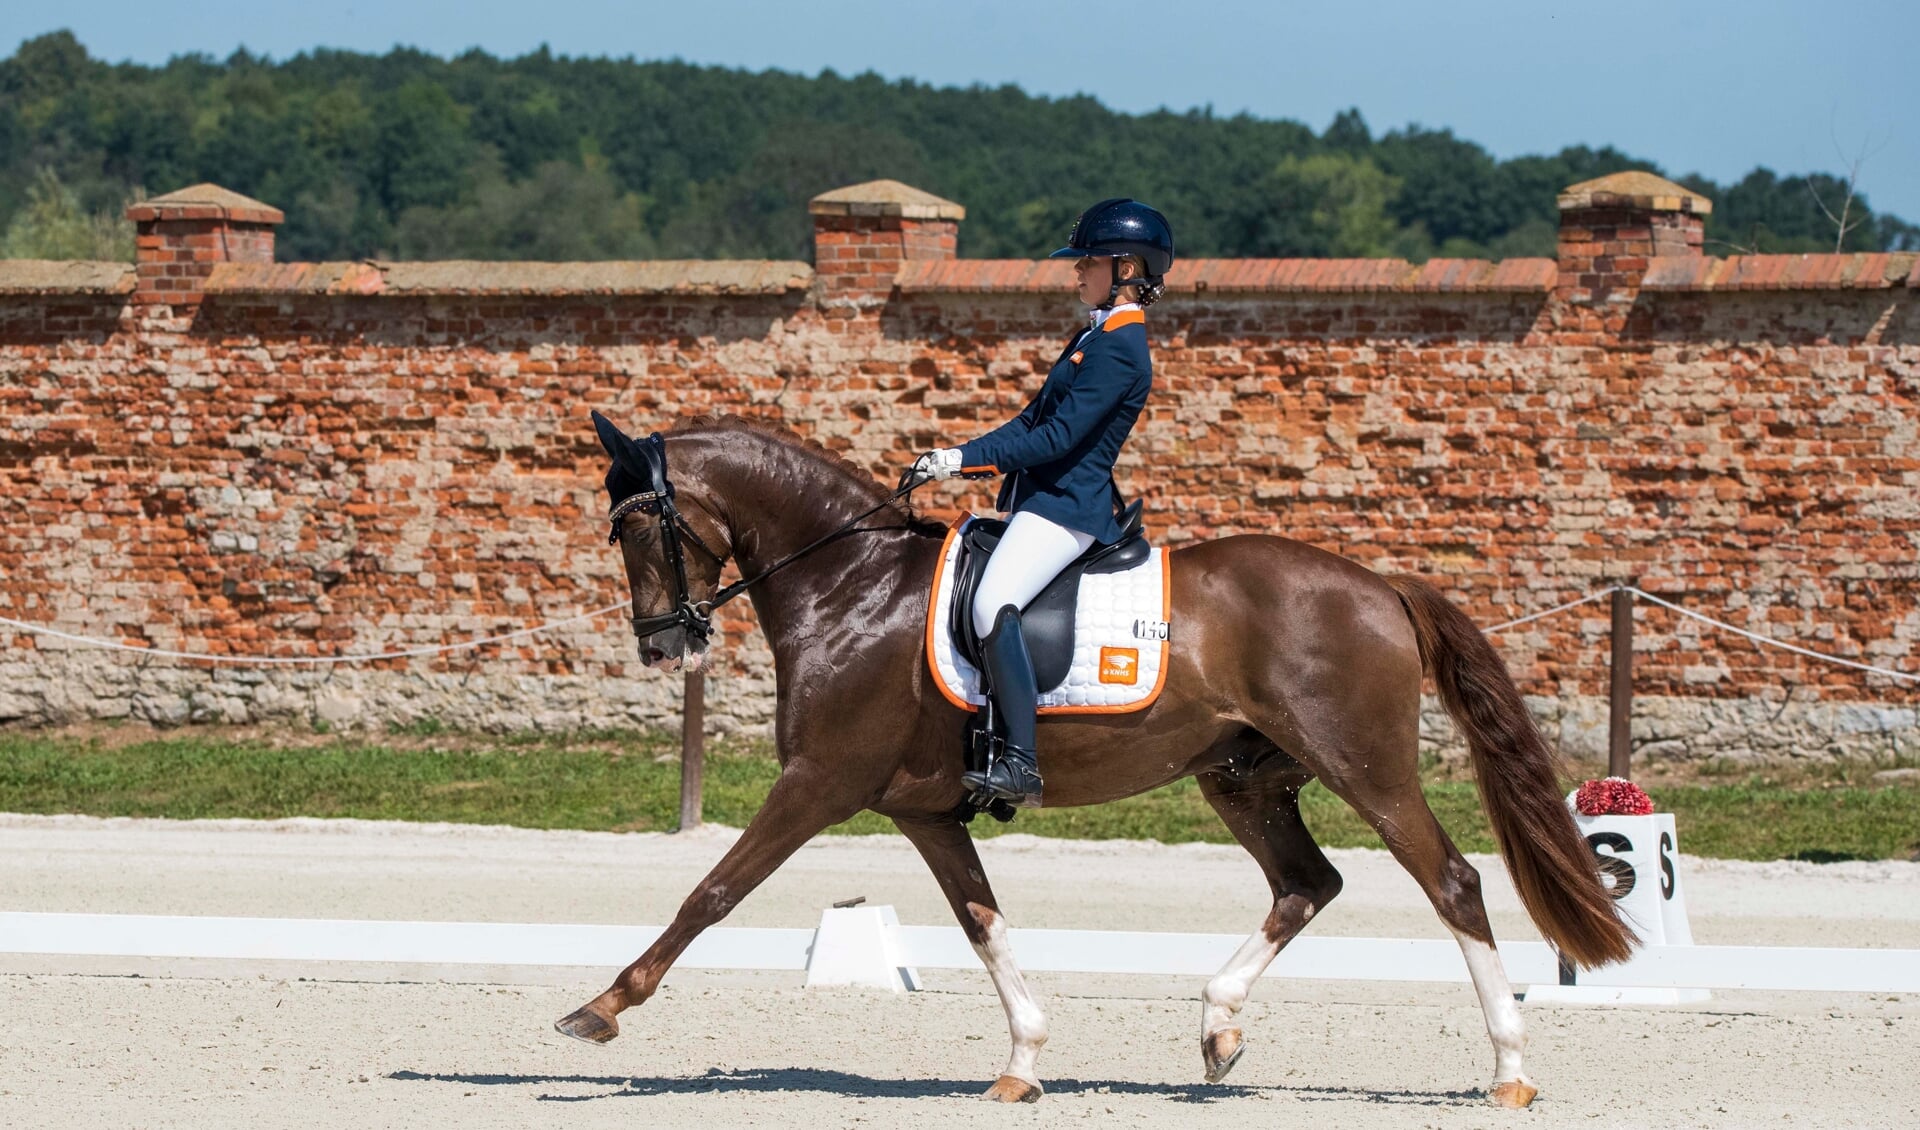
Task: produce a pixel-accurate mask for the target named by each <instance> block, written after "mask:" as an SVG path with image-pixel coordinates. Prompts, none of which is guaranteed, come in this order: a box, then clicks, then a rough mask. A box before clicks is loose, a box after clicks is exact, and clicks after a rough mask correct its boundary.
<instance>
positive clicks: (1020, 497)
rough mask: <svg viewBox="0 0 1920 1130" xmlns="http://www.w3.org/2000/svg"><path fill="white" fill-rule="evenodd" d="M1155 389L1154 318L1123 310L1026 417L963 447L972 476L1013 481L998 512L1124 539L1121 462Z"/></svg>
mask: <svg viewBox="0 0 1920 1130" xmlns="http://www.w3.org/2000/svg"><path fill="white" fill-rule="evenodd" d="M1152 388H1153V361H1152V359H1151V358H1149V357H1148V355H1147V319H1146V316H1145V315H1144V314H1142V313H1141V312H1140V311H1138V310H1122V311H1120V312H1118V313H1116V314H1113V315H1111V316H1109V317H1108V318H1107V320H1106V321H1105V322H1104V323H1102V324H1101V326H1100V328H1098V329H1096V330H1093V331H1092V332H1090V333H1086V334H1084V335H1075V339H1074V341H1072V342H1069V343H1068V345H1067V348H1066V350H1065V351H1064V352H1062V353H1061V354H1060V359H1059V360H1058V361H1055V362H1054V363H1053V368H1052V369H1051V370H1049V371H1048V373H1047V380H1046V383H1045V384H1042V385H1041V386H1040V391H1039V393H1038V394H1036V395H1035V396H1034V398H1033V400H1032V402H1031V403H1029V404H1028V405H1027V406H1026V407H1025V408H1024V409H1022V410H1021V412H1020V414H1019V415H1018V416H1015V417H1014V418H1013V419H1011V420H1008V421H1007V422H1006V423H1004V424H1002V425H1000V426H999V427H997V428H995V429H993V430H992V431H990V432H988V433H987V434H986V435H983V436H981V437H980V438H978V439H975V440H971V441H969V442H967V443H964V444H962V445H961V446H960V462H961V464H962V465H963V466H965V467H966V468H968V469H970V470H971V469H976V468H992V469H993V470H995V471H997V472H999V473H1000V474H1002V475H1005V476H1006V480H1005V482H1003V483H1002V484H1001V487H1000V498H999V501H998V502H996V503H995V505H996V506H997V507H998V508H999V509H1000V510H1001V511H1003V512H1005V513H1013V512H1015V511H1021V510H1030V511H1032V512H1033V513H1035V514H1038V515H1039V516H1040V517H1042V518H1046V519H1048V520H1049V521H1052V522H1056V523H1058V524H1059V525H1062V526H1065V527H1067V528H1068V529H1072V530H1079V531H1080V532H1081V533H1085V534H1091V535H1093V536H1094V537H1095V538H1097V539H1099V540H1100V541H1102V542H1112V541H1117V540H1119V537H1120V526H1119V523H1117V522H1115V521H1114V513H1113V511H1114V502H1115V500H1116V499H1118V497H1119V488H1118V487H1116V486H1115V485H1114V482H1113V463H1114V460H1115V459H1117V458H1119V456H1120V445H1121V444H1122V443H1124V442H1125V441H1126V438H1127V433H1129V432H1131V431H1132V430H1133V422H1134V421H1135V420H1137V419H1139V417H1140V409H1141V408H1143V407H1145V405H1146V403H1147V393H1148V392H1149V391H1151V389H1152Z"/></svg>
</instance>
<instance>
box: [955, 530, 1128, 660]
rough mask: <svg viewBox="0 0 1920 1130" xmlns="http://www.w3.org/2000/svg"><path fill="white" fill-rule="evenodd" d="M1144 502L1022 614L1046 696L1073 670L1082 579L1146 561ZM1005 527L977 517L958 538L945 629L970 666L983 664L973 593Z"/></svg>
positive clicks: (1058, 577)
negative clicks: (1115, 537) (1116, 536)
mask: <svg viewBox="0 0 1920 1130" xmlns="http://www.w3.org/2000/svg"><path fill="white" fill-rule="evenodd" d="M1140 508H1141V503H1140V501H1139V500H1137V499H1136V500H1135V501H1134V502H1133V503H1132V504H1131V505H1129V506H1128V507H1127V508H1126V509H1125V510H1122V511H1121V512H1120V514H1119V519H1118V520H1119V522H1120V540H1119V541H1116V542H1113V543H1111V544H1107V545H1103V544H1101V543H1100V542H1095V543H1093V544H1092V545H1091V546H1088V547H1087V551H1086V552H1085V553H1083V554H1081V555H1080V556H1079V557H1076V558H1074V559H1073V562H1072V563H1071V564H1069V565H1068V566H1067V567H1066V568H1065V569H1062V570H1061V571H1060V575H1059V576H1057V577H1055V578H1054V579H1053V580H1052V581H1050V582H1048V584H1047V587H1046V588H1044V589H1041V590H1040V595H1039V596H1036V597H1034V598H1033V601H1032V602H1031V603H1030V604H1028V605H1027V606H1026V607H1025V608H1023V609H1021V610H1020V628H1021V632H1022V633H1023V634H1024V635H1025V636H1026V638H1027V653H1028V654H1029V655H1031V656H1032V657H1033V674H1034V683H1035V684H1036V686H1037V688H1038V689H1039V691H1040V692H1041V693H1043V694H1044V693H1046V692H1047V691H1050V690H1052V689H1053V688H1055V687H1057V686H1059V685H1060V684H1061V683H1063V682H1065V681H1066V678H1067V670H1068V669H1069V668H1070V667H1072V666H1073V610H1074V605H1075V604H1076V603H1077V602H1078V601H1079V599H1080V578H1081V577H1083V576H1085V575H1086V574H1088V573H1124V572H1126V571H1127V570H1128V569H1131V568H1133V567H1134V566H1135V565H1138V564H1140V563H1141V562H1142V561H1145V560H1146V559H1147V554H1148V553H1150V552H1152V549H1153V547H1152V546H1150V545H1148V544H1147V535H1146V534H1145V532H1144V531H1143V529H1142V525H1141V521H1140ZM1006 532H1007V524H1006V523H1005V522H1003V521H1001V520H1000V519H998V518H979V519H975V520H974V521H972V522H970V523H968V524H967V530H966V532H965V533H963V534H961V535H960V556H959V559H958V560H956V561H955V562H954V563H953V568H954V577H955V579H956V581H957V583H956V584H955V585H954V586H953V603H952V606H951V607H950V608H949V609H948V615H947V630H948V632H949V634H950V635H951V636H952V637H953V646H954V647H955V648H956V649H958V650H959V652H960V654H961V655H963V656H965V657H966V659H967V662H969V663H971V664H973V665H974V666H975V667H978V666H980V640H979V637H978V636H976V635H975V634H974V631H973V594H974V592H975V591H976V590H977V589H978V588H979V587H980V575H981V574H982V573H984V572H985V571H986V568H987V560H988V558H990V557H992V556H993V551H994V550H995V549H996V548H998V547H999V545H1000V538H1001V536H1002V535H1003V534H1005V533H1006Z"/></svg>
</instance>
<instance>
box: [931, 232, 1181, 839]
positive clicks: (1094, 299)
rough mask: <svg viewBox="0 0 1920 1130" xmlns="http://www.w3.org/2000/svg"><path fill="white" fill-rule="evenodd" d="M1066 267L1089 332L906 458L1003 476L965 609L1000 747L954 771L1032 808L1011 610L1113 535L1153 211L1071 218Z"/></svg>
mask: <svg viewBox="0 0 1920 1130" xmlns="http://www.w3.org/2000/svg"><path fill="white" fill-rule="evenodd" d="M1048 257H1049V258H1052V259H1077V260H1079V262H1077V263H1076V264H1075V265H1074V270H1075V272H1076V274H1077V275H1078V280H1079V281H1078V294H1079V298H1080V301H1082V302H1084V303H1086V304H1087V305H1088V306H1090V307H1092V309H1091V310H1090V311H1089V312H1088V315H1089V321H1090V323H1091V324H1090V325H1089V326H1088V327H1087V328H1086V329H1083V330H1080V331H1078V332H1076V333H1075V334H1074V336H1073V338H1072V340H1070V341H1069V342H1068V343H1067V347H1066V348H1065V349H1064V350H1062V351H1061V353H1060V359H1059V360H1058V361H1056V362H1054V365H1053V368H1052V370H1051V371H1049V372H1048V373H1047V379H1046V383H1045V384H1043V385H1041V386H1040V392H1039V393H1038V394H1037V395H1036V396H1035V397H1034V398H1033V400H1032V402H1031V403H1029V404H1028V405H1027V406H1026V408H1025V409H1023V410H1022V411H1021V413H1020V414H1019V415H1018V416H1015V417H1014V418H1013V419H1011V420H1009V421H1007V422H1006V423H1005V424H1002V425H1001V426H999V427H998V428H995V429H994V430H992V431H990V432H988V433H987V434H986V435H983V436H981V437H979V438H978V439H974V440H971V441H969V442H967V443H965V444H962V445H961V446H959V447H947V448H940V449H938V450H935V451H929V452H927V453H926V454H924V455H922V456H920V458H919V459H918V460H916V461H915V462H914V465H913V474H914V476H915V477H916V478H918V479H920V480H922V481H924V480H927V479H944V478H948V477H950V476H952V475H954V474H957V473H959V472H961V471H962V470H967V471H974V470H992V471H994V472H995V473H997V474H1000V475H1004V476H1005V477H1006V478H1005V481H1004V482H1003V483H1002V484H1001V487H1000V497H999V501H998V502H997V503H996V504H995V505H996V506H997V507H998V508H999V509H1000V510H1001V511H1003V512H1006V513H1008V514H1010V515H1011V518H1010V519H1009V521H1008V523H1007V531H1006V534H1005V535H1004V536H1002V537H1001V539H1000V545H999V548H997V549H996V550H994V553H993V556H992V557H991V558H990V559H989V560H988V562H987V568H986V572H985V574H984V575H983V576H982V577H981V578H980V585H979V588H978V589H977V590H976V592H975V595H974V601H973V609H972V613H973V628H974V631H975V632H976V633H977V634H978V636H979V638H980V641H981V652H982V662H983V666H984V667H985V669H986V670H985V674H986V682H987V688H988V693H989V694H991V695H992V696H993V702H994V707H995V710H996V712H997V714H998V715H999V717H1000V718H1001V719H1002V720H1003V723H1004V726H1005V731H1004V741H1003V742H1002V743H1001V744H1000V745H999V746H998V749H997V752H996V754H995V756H994V757H993V759H992V761H991V763H990V764H989V766H988V768H987V770H986V771H985V772H984V773H978V772H975V773H967V774H966V775H965V776H963V777H962V780H963V781H964V782H965V783H966V785H967V787H968V788H970V789H973V790H974V791H975V793H976V795H977V796H984V797H985V798H988V799H998V800H1004V801H1009V802H1011V803H1013V804H1015V805H1020V806H1031V807H1037V806H1038V805H1039V804H1040V789H1041V780H1040V773H1039V769H1038V768H1037V766H1036V764H1035V754H1034V740H1035V738H1034V731H1035V728H1036V727H1035V700H1036V699H1037V698H1038V693H1037V689H1036V687H1035V684H1034V673H1033V661H1032V659H1031V658H1030V657H1029V656H1028V654H1027V642H1026V639H1025V637H1024V636H1022V635H1021V631H1020V611H1021V609H1023V608H1025V607H1026V605H1027V604H1028V602H1030V601H1032V600H1033V598H1034V597H1036V596H1038V595H1039V594H1040V590H1041V589H1043V588H1045V587H1046V586H1047V583H1048V582H1049V581H1051V580H1053V578H1054V577H1055V576H1056V575H1058V574H1059V572H1060V570H1061V569H1062V568H1064V567H1066V565H1068V564H1069V563H1070V562H1072V561H1073V560H1074V559H1075V558H1076V557H1079V556H1080V555H1081V554H1082V553H1085V552H1086V551H1087V548H1088V547H1089V546H1091V545H1092V544H1093V543H1094V542H1095V541H1100V542H1113V541H1117V540H1119V538H1120V527H1119V524H1118V523H1117V522H1115V520H1114V511H1115V508H1116V506H1117V504H1118V502H1119V499H1120V491H1119V488H1118V487H1116V486H1115V485H1114V482H1113V464H1114V460H1115V459H1116V458H1118V456H1119V454H1120V445H1121V443H1123V442H1124V441H1125V440H1126V438H1127V433H1129V432H1130V431H1132V430H1133V422H1134V420H1136V419H1138V418H1139V416H1140V409H1141V407H1142V406H1144V405H1145V404H1146V402H1147V393H1148V390H1149V389H1150V388H1151V387H1152V385H1153V362H1152V361H1151V359H1150V358H1149V357H1148V356H1147V330H1146V317H1145V315H1144V314H1142V313H1141V308H1142V307H1145V306H1149V305H1151V304H1152V303H1153V302H1154V301H1155V300H1156V299H1158V298H1159V297H1160V294H1161V291H1162V289H1163V287H1164V285H1165V283H1164V277H1165V275H1166V273H1167V270H1168V268H1170V267H1172V266H1173V230H1172V229H1171V228H1170V227H1168V225H1167V220H1166V217H1165V216H1162V215H1161V214H1160V213H1159V212H1156V211H1155V210H1153V209H1152V208H1149V207H1147V206H1146V205H1145V204H1141V203H1138V202H1136V201H1133V200H1127V199H1114V200H1102V201H1101V202H1100V203H1098V204H1095V205H1094V206H1093V207H1091V208H1088V209H1087V210H1086V211H1085V212H1082V213H1081V214H1080V218H1079V219H1078V220H1076V221H1074V225H1073V233H1072V235H1071V236H1070V237H1069V238H1068V241H1067V246H1065V247H1063V248H1061V249H1060V250H1058V251H1055V252H1054V253H1053V254H1052V255H1050V256H1048Z"/></svg>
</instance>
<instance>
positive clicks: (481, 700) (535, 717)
mask: <svg viewBox="0 0 1920 1130" xmlns="http://www.w3.org/2000/svg"><path fill="white" fill-rule="evenodd" d="M43 654H48V653H43ZM53 654H55V655H57V658H55V659H54V660H53V661H52V662H46V661H40V662H34V661H26V662H23V661H20V660H17V659H16V660H7V661H0V724H10V725H15V726H42V725H62V724H66V723H72V722H82V721H87V720H93V719H124V720H127V721H132V722H143V723H147V724H149V725H154V726H180V725H189V724H197V723H210V724H222V725H251V724H260V723H270V722H290V723H294V724H297V725H301V726H309V727H313V728H316V729H332V730H339V731H349V730H358V731H374V732H379V731H385V730H386V729H388V728H389V727H395V726H407V725H409V724H415V723H419V722H422V721H427V720H432V721H435V722H437V723H439V724H441V725H443V726H445V727H446V728H448V729H451V730H472V731H483V732H488V733H512V732H519V731H527V730H545V731H551V732H565V731H572V730H582V729H628V730H631V729H651V728H660V729H678V728H679V726H680V701H681V693H682V686H683V681H682V679H681V677H680V676H679V675H667V674H661V673H657V672H647V673H644V674H642V675H639V676H636V677H631V678H627V677H621V678H611V677H606V676H590V675H532V674H520V675H507V674H494V675H488V674H485V673H484V672H485V667H486V665H484V664H483V665H482V666H481V667H480V668H479V669H476V670H475V671H473V672H472V673H471V674H463V673H459V672H418V673H416V672H410V671H391V670H368V669H366V668H364V667H351V666H344V665H343V666H340V667H335V668H330V669H327V668H323V669H317V670H316V669H312V668H258V667H222V668H217V669H215V670H212V671H208V670H206V669H205V668H199V669H193V668H184V667H178V666H161V665H159V664H155V665H152V666H146V667H143V666H141V665H140V664H138V663H137V662H130V661H128V660H127V659H125V658H122V657H119V656H113V655H108V654H106V653H99V652H88V653H53ZM773 700H774V686H773V678H772V676H771V674H769V675H766V676H756V675H753V674H734V673H724V672H723V673H719V674H716V675H714V676H713V677H711V678H709V679H708V680H707V700H706V701H707V730H708V732H709V733H713V734H725V733H733V732H737V731H741V730H746V731H748V732H750V733H755V734H758V733H764V732H767V729H766V726H765V722H766V720H767V719H768V718H770V717H771V716H772V707H773Z"/></svg>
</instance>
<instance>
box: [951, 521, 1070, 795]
mask: <svg viewBox="0 0 1920 1130" xmlns="http://www.w3.org/2000/svg"><path fill="white" fill-rule="evenodd" d="M1092 544H1093V537H1092V535H1090V534H1083V533H1081V532H1079V531H1077V530H1070V529H1067V528H1066V527H1064V526H1059V525H1056V524H1054V523H1053V522H1050V521H1048V520H1047V519H1045V518H1042V517H1039V516H1038V515H1035V514H1028V513H1017V514H1015V515H1014V516H1013V519H1012V521H1010V522H1008V524H1007V532H1006V534H1005V535H1004V536H1003V537H1002V538H1001V539H1000V546H999V548H998V549H996V550H994V553H993V557H992V558H991V559H990V560H989V561H988V562H987V568H986V571H985V573H984V574H982V576H981V578H980V587H979V589H978V590H977V591H976V593H975V595H974V602H973V609H972V613H973V626H974V631H975V632H976V633H977V634H978V636H979V637H980V647H981V652H982V656H981V658H982V661H983V663H984V664H985V667H986V675H987V688H988V692H989V693H990V694H992V695H993V702H994V706H995V708H996V709H997V710H998V712H999V716H1000V718H1001V720H1002V724H1003V725H1004V726H1005V728H1006V743H1005V745H1004V746H1003V747H1002V749H1003V753H1002V755H1001V756H1000V757H997V758H995V759H994V762H993V764H992V765H990V766H988V768H987V771H986V772H984V773H968V774H965V775H964V776H962V778H961V780H962V781H963V782H964V783H965V784H966V785H967V786H968V787H969V788H972V789H975V790H981V791H985V792H986V793H988V794H990V795H992V796H994V797H996V798H998V799H1001V800H1007V801H1012V802H1014V803H1016V804H1024V805H1038V804H1039V803H1040V788H1041V782H1040V773H1039V769H1038V766H1037V764H1036V754H1035V749H1036V742H1035V732H1034V731H1035V717H1034V702H1035V699H1036V698H1037V697H1038V688H1037V686H1036V685H1035V680H1034V673H1033V659H1032V656H1031V655H1030V654H1029V653H1028V651H1027V642H1026V637H1025V635H1024V634H1023V633H1022V631H1021V626H1020V609H1021V608H1023V607H1025V606H1026V604H1027V603H1028V602H1029V601H1031V600H1032V599H1033V598H1034V597H1036V596H1038V595H1039V594H1040V590H1041V589H1043V588H1045V587H1047V584H1048V582H1050V581H1052V580H1053V578H1054V577H1056V576H1058V575H1059V573H1060V570H1061V569H1063V568H1065V567H1066V566H1067V565H1068V564H1069V563H1071V562H1072V561H1073V559H1074V558H1076V557H1078V556H1080V554H1082V553H1084V552H1086V549H1087V547H1088V546H1090V545H1092Z"/></svg>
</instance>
